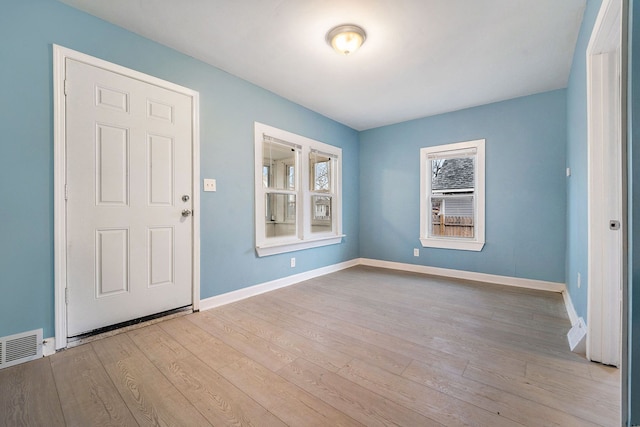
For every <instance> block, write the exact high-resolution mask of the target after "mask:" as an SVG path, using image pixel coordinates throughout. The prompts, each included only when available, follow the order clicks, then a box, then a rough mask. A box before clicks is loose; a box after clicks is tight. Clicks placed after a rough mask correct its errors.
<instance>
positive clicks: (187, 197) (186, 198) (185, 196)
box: [182, 194, 189, 202]
mask: <svg viewBox="0 0 640 427" xmlns="http://www.w3.org/2000/svg"><path fill="white" fill-rule="evenodd" d="M182 201H183V202H188V201H189V195H188V194H185V195H184V196H182Z"/></svg>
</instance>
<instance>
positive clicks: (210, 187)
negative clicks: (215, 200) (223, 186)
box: [204, 178, 216, 191]
mask: <svg viewBox="0 0 640 427" xmlns="http://www.w3.org/2000/svg"><path fill="white" fill-rule="evenodd" d="M204 191H216V180H215V179H210V178H205V179H204Z"/></svg>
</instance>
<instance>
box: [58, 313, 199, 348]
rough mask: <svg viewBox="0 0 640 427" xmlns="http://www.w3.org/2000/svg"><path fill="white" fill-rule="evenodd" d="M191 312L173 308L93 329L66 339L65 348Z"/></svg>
mask: <svg viewBox="0 0 640 427" xmlns="http://www.w3.org/2000/svg"><path fill="white" fill-rule="evenodd" d="M192 312H193V306H192V305H187V306H184V307H179V308H174V309H172V310H167V311H163V312H161V313H156V314H151V315H149V316H144V317H139V318H137V319H133V320H127V321H126V322H121V323H116V324H115V325H109V326H105V327H103V328H98V329H94V330H93V331H90V332H85V333H84V334H80V335H76V336H73V337H69V338H67V348H72V347H77V346H79V345H82V344H86V343H89V342H92V341H96V340H99V339H102V338H108V337H112V336H114V335H118V334H122V333H124V332H129V331H133V330H135V329H140V328H144V327H145V326H150V325H154V324H156V323H159V322H162V321H165V320H169V319H174V318H176V317H181V316H186V315H187V314H190V313H192Z"/></svg>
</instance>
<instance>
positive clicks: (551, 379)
mask: <svg viewBox="0 0 640 427" xmlns="http://www.w3.org/2000/svg"><path fill="white" fill-rule="evenodd" d="M526 372H527V373H526V377H527V378H528V379H530V380H532V381H533V382H534V383H535V384H545V385H548V386H551V387H555V388H564V389H566V390H567V391H569V392H572V393H575V394H577V395H582V396H585V397H589V396H593V395H597V396H598V397H599V398H600V399H602V400H606V401H612V400H620V398H621V396H620V387H618V386H614V385H610V384H609V383H604V382H596V381H593V380H589V379H586V378H582V377H579V376H576V375H572V374H570V373H567V372H563V371H560V370H557V369H553V368H550V367H548V366H543V365H539V364H536V363H527V370H526Z"/></svg>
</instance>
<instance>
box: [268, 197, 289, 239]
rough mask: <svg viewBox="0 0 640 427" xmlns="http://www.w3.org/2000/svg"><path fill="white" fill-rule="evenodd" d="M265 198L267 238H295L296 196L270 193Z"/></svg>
mask: <svg viewBox="0 0 640 427" xmlns="http://www.w3.org/2000/svg"><path fill="white" fill-rule="evenodd" d="M265 197H266V200H265V207H266V212H265V220H266V226H265V237H283V236H295V234H296V196H295V195H292V194H281V193H268V194H266V195H265Z"/></svg>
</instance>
